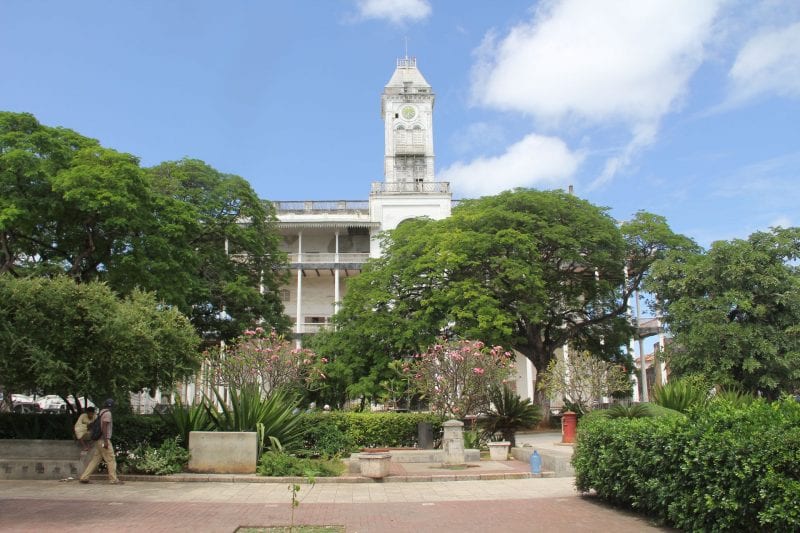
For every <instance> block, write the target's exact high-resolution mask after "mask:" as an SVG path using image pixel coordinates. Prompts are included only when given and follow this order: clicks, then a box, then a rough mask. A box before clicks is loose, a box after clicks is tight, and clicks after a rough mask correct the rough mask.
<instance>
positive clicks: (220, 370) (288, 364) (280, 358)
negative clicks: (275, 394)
mask: <svg viewBox="0 0 800 533" xmlns="http://www.w3.org/2000/svg"><path fill="white" fill-rule="evenodd" d="M326 362H327V360H326V359H325V358H324V357H318V356H317V355H316V354H315V353H314V352H312V351H311V350H308V349H305V348H296V347H295V346H294V344H293V343H292V342H291V341H289V340H287V339H285V338H284V337H283V336H281V335H278V334H277V333H276V332H275V330H272V331H270V332H269V333H266V332H265V330H264V329H263V328H255V329H254V330H247V331H245V332H244V334H242V335H241V336H239V337H238V338H237V339H236V340H235V341H234V343H233V344H232V345H231V346H228V347H226V348H225V349H224V350H223V351H221V352H220V354H219V356H218V357H217V358H216V361H215V363H214V367H215V372H216V378H217V380H218V382H219V383H221V384H225V385H228V386H229V387H232V388H235V389H241V388H243V387H244V386H245V385H248V384H253V383H255V384H258V385H259V386H260V387H261V389H262V390H263V391H264V393H265V394H267V395H269V394H270V393H271V392H272V391H275V390H277V389H279V388H303V389H306V390H313V389H314V388H315V387H316V385H317V384H318V383H319V381H320V380H322V379H324V378H325V374H324V373H323V372H322V367H323V366H324V364H325V363H326Z"/></svg>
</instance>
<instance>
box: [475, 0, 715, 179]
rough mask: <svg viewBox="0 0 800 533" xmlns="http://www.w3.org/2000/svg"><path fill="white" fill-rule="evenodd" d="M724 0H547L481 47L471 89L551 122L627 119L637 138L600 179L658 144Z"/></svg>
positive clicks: (491, 103) (482, 98) (483, 99)
mask: <svg viewBox="0 0 800 533" xmlns="http://www.w3.org/2000/svg"><path fill="white" fill-rule="evenodd" d="M721 2H722V0H703V1H700V2H698V1H696V0H648V1H637V2H630V1H628V0H605V1H603V2H586V1H584V0H559V1H549V2H546V3H544V4H543V7H541V8H539V9H538V10H537V11H536V12H535V14H534V16H533V18H532V20H530V21H528V22H525V23H522V24H519V25H517V26H516V27H514V28H513V29H511V31H510V32H509V33H508V35H506V36H505V37H504V38H502V39H498V38H497V36H496V35H495V34H494V33H492V32H490V33H489V34H487V36H486V38H485V39H484V42H483V44H482V45H481V47H480V48H479V49H478V51H477V54H478V62H477V64H476V66H475V69H474V72H473V86H472V94H473V98H474V99H475V100H476V102H478V103H479V104H482V105H485V106H488V107H493V108H496V109H499V110H503V111H516V112H521V113H524V114H527V115H530V116H532V117H534V118H535V119H537V120H539V121H540V123H541V124H542V125H544V126H549V127H552V126H554V125H558V124H559V123H562V122H564V121H568V122H570V123H572V124H578V125H597V124H601V125H604V126H605V125H608V124H611V123H614V124H623V125H625V126H627V127H628V128H630V131H631V140H630V142H629V144H628V145H627V146H626V147H624V148H622V149H621V150H620V153H619V154H618V155H615V156H613V157H611V158H609V160H608V161H607V162H606V165H605V170H604V171H603V173H602V175H601V176H600V177H599V178H598V179H597V180H595V183H594V185H599V184H602V183H605V182H607V181H609V180H610V179H612V178H613V176H614V174H616V173H617V172H618V171H619V170H620V169H621V168H624V167H625V166H626V165H628V164H629V163H630V161H631V159H632V158H634V157H635V156H636V154H637V153H638V152H639V151H640V150H642V149H643V148H644V147H646V146H647V145H649V144H650V143H652V142H653V141H654V140H655V138H656V136H657V132H658V125H659V122H660V120H661V118H662V117H663V116H664V115H665V114H666V113H668V112H669V111H670V110H672V109H673V108H674V107H675V106H676V104H677V103H678V102H679V101H680V99H681V97H682V96H683V95H684V94H685V92H686V90H687V85H688V82H689V79H690V78H691V76H692V74H693V73H694V72H695V70H696V69H697V68H698V67H699V66H700V64H701V63H702V61H703V54H704V52H703V46H704V43H705V42H706V40H707V39H708V38H709V35H710V33H711V28H712V24H713V22H714V19H715V17H716V15H717V12H718V10H719V6H720V4H721Z"/></svg>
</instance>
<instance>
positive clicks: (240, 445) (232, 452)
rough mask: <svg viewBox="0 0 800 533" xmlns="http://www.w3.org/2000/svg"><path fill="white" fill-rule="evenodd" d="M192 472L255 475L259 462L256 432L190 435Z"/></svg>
mask: <svg viewBox="0 0 800 533" xmlns="http://www.w3.org/2000/svg"><path fill="white" fill-rule="evenodd" d="M189 452H190V453H191V457H190V458H189V471H190V472H205V473H212V474H253V473H255V471H256V462H257V461H258V457H257V454H258V444H257V439H256V433H255V432H244V431H230V432H229V431H191V432H189Z"/></svg>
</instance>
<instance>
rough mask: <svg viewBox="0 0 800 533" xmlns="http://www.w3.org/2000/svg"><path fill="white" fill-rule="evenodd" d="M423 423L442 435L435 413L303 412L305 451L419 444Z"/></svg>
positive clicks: (320, 452)
mask: <svg viewBox="0 0 800 533" xmlns="http://www.w3.org/2000/svg"><path fill="white" fill-rule="evenodd" d="M420 422H427V423H429V424H431V427H432V429H433V435H434V437H437V436H439V435H441V432H442V419H441V417H439V416H437V415H434V414H431V413H351V412H339V411H334V412H330V413H325V412H323V413H308V414H304V415H303V421H302V425H303V430H304V434H305V439H304V440H305V446H304V448H305V453H306V454H308V455H323V456H331V455H336V454H338V455H347V454H348V453H350V452H353V451H356V450H359V449H361V448H375V447H381V448H383V447H387V448H411V447H414V446H416V444H417V436H418V430H417V426H418V424H419V423H420Z"/></svg>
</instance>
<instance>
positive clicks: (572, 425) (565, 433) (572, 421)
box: [561, 411, 578, 444]
mask: <svg viewBox="0 0 800 533" xmlns="http://www.w3.org/2000/svg"><path fill="white" fill-rule="evenodd" d="M577 431H578V414H577V413H573V412H572V411H566V412H564V414H563V415H562V416H561V442H562V443H564V444H571V443H573V442H575V435H576V433H577Z"/></svg>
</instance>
